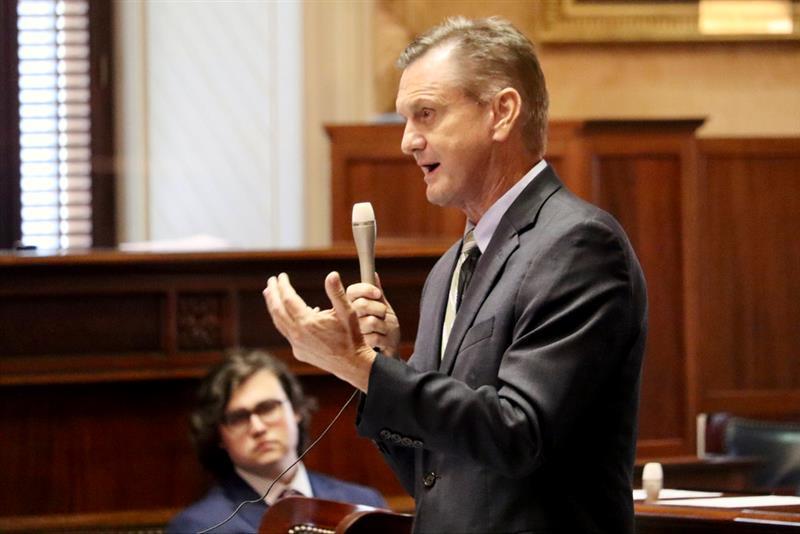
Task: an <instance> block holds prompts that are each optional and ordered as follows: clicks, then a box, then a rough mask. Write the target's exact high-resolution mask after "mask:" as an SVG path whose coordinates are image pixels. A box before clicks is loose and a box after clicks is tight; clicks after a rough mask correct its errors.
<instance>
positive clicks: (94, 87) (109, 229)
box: [89, 0, 117, 247]
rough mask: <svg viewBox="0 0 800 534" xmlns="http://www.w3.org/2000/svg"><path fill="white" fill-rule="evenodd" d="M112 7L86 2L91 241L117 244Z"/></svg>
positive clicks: (101, 244)
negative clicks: (88, 49) (89, 80)
mask: <svg viewBox="0 0 800 534" xmlns="http://www.w3.org/2000/svg"><path fill="white" fill-rule="evenodd" d="M113 6H114V2H108V1H107V0H91V2H90V3H89V36H90V37H89V39H90V44H91V46H90V52H89V54H90V58H89V61H90V72H91V80H92V82H91V114H92V141H91V143H92V145H91V146H92V243H93V246H95V247H108V246H113V245H116V243H117V232H116V218H115V211H116V210H115V189H116V188H115V183H114V182H115V179H116V173H115V169H114V120H113V119H114V87H113V80H114V70H113V61H112V58H113V57H114V54H113V51H114V49H113V30H112V22H113Z"/></svg>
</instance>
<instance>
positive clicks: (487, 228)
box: [465, 160, 547, 254]
mask: <svg viewBox="0 0 800 534" xmlns="http://www.w3.org/2000/svg"><path fill="white" fill-rule="evenodd" d="M545 167H547V162H546V161H545V160H540V161H539V163H537V164H536V165H534V166H533V168H532V169H531V170H529V171H528V172H527V173H525V176H523V177H522V178H521V179H520V180H519V181H518V182H517V183H515V184H514V185H513V186H511V189H509V190H508V191H506V192H505V193H504V194H503V196H501V197H500V198H498V199H497V200H496V201H495V203H494V204H492V205H491V206H489V209H488V210H486V213H484V214H483V217H481V220H480V221H478V224H477V225H476V224H473V223H472V222H471V221H467V228H466V230H465V233H466V232H468V231H470V230H472V229H474V230H473V235H474V236H475V241H476V242H477V243H478V248H479V249H480V251H481V254H482V253H483V252H485V251H486V247H488V246H489V241H491V240H492V236H493V235H494V231H495V230H497V225H498V224H500V219H502V218H503V215H505V214H506V212H507V211H508V208H510V207H511V204H513V203H514V201H515V200H516V199H517V197H518V196H519V195H520V194H521V193H522V191H523V190H524V189H525V188H526V187H528V184H530V183H531V182H532V181H533V179H534V178H536V176H538V175H539V173H541V172H542V171H543V170H544V169H545Z"/></svg>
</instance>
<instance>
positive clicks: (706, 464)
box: [633, 455, 761, 492]
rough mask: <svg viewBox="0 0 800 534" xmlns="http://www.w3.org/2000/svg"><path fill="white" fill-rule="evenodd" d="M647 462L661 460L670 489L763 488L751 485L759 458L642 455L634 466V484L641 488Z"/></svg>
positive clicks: (724, 489)
mask: <svg viewBox="0 0 800 534" xmlns="http://www.w3.org/2000/svg"><path fill="white" fill-rule="evenodd" d="M647 462H659V463H660V464H661V465H662V467H663V468H664V484H665V485H666V486H667V487H670V488H684V489H693V490H707V491H730V492H744V491H760V490H758V489H754V488H750V487H748V486H749V483H748V480H750V474H751V473H752V471H753V469H755V468H756V467H758V466H759V465H760V464H761V460H760V459H758V458H750V457H734V456H725V455H713V456H706V457H704V458H698V457H697V456H675V457H669V458H650V459H648V458H638V459H637V460H636V465H635V466H634V475H633V480H634V485H636V486H637V487H641V481H642V468H643V467H644V464H646V463H647Z"/></svg>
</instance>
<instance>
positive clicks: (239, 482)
mask: <svg viewBox="0 0 800 534" xmlns="http://www.w3.org/2000/svg"><path fill="white" fill-rule="evenodd" d="M223 487H224V489H225V493H226V495H227V497H228V499H230V502H231V503H232V504H233V505H234V506H238V505H239V503H241V502H244V501H254V500H256V499H259V498H260V497H261V495H258V494H257V493H256V492H255V491H254V490H253V488H251V487H250V485H249V484H248V483H247V482H245V481H244V479H242V478H241V477H240V476H239V475H237V474H236V473H232V474H231V475H230V478H229V479H227V480H226V482H225V484H224V485H223ZM264 489H266V488H264ZM266 510H267V504H266V503H265V502H264V501H263V500H259V501H258V502H255V503H252V502H251V503H248V504H246V505H245V506H243V507H242V509H241V510H239V512H238V513H237V514H236V515H237V516H239V518H240V519H241V520H243V521H244V522H246V523H247V524H248V525H249V526H250V527H252V528H253V532H257V531H258V527H259V526H260V525H261V519H262V518H263V517H264V512H266Z"/></svg>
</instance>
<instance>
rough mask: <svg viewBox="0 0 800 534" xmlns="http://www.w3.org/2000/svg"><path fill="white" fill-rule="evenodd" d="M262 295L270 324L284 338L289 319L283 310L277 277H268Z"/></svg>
mask: <svg viewBox="0 0 800 534" xmlns="http://www.w3.org/2000/svg"><path fill="white" fill-rule="evenodd" d="M263 295H264V301H265V302H266V304H267V311H269V315H270V317H272V323H273V324H274V325H275V328H277V329H278V331H279V332H280V333H281V334H282V335H283V336H284V337H286V336H287V334H288V330H287V328H288V324H289V322H290V319H289V318H288V317H287V315H286V310H285V309H284V306H283V302H282V300H281V296H280V289H279V288H278V279H277V277H275V276H270V277H269V280H267V287H266V288H265V289H264V292H263Z"/></svg>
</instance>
